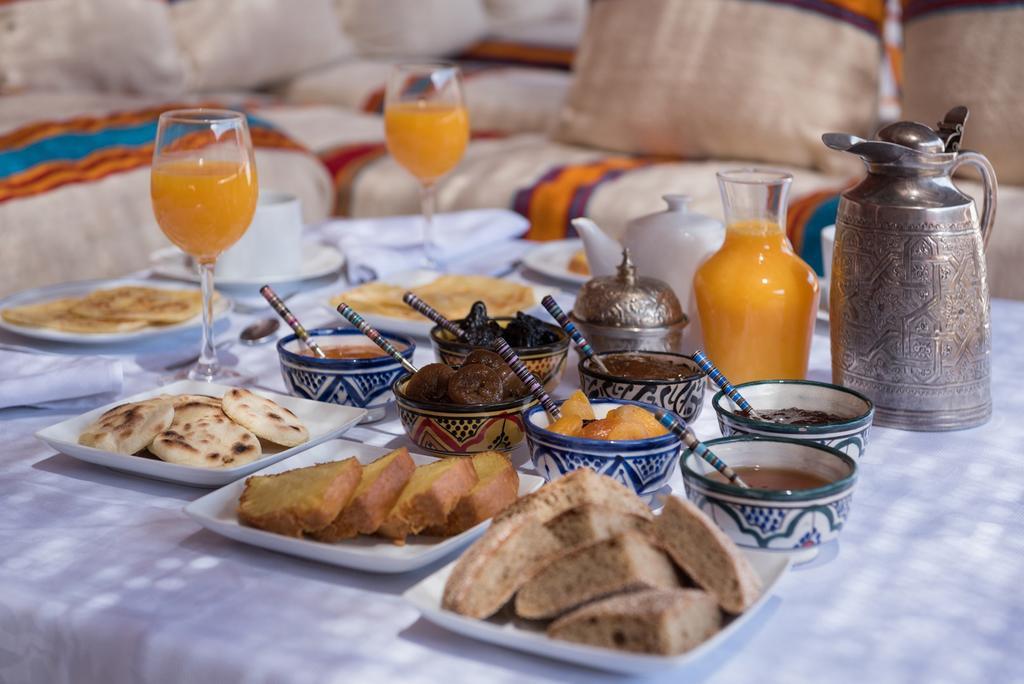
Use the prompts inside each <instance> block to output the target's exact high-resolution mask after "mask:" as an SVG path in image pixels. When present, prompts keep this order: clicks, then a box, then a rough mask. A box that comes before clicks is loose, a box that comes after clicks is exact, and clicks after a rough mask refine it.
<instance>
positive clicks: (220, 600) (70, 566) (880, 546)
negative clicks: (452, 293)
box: [0, 282, 1024, 684]
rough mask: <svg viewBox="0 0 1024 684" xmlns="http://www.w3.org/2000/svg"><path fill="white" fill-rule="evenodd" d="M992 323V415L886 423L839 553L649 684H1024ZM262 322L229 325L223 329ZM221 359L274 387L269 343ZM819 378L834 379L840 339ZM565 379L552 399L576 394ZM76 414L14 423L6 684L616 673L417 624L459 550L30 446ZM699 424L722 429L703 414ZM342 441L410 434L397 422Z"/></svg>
mask: <svg viewBox="0 0 1024 684" xmlns="http://www.w3.org/2000/svg"><path fill="white" fill-rule="evenodd" d="M320 285H322V287H320V289H318V290H316V291H313V292H309V293H304V294H303V295H301V296H300V297H298V298H296V300H293V301H292V302H291V304H292V308H293V309H294V310H295V312H296V313H297V314H298V315H299V316H300V317H301V318H303V319H304V320H305V321H306V322H307V325H308V326H312V325H316V324H320V323H326V322H328V321H333V320H336V319H335V318H332V317H331V315H330V314H329V312H328V310H327V309H326V308H324V307H323V305H322V302H323V300H324V297H325V295H326V294H327V293H334V292H337V291H339V290H340V289H341V287H343V283H340V282H329V283H320ZM992 314H993V316H992V317H993V339H994V342H993V346H994V350H995V351H994V354H993V364H992V372H993V395H994V400H995V402H994V403H995V413H994V415H993V418H992V420H991V422H989V423H988V424H987V425H985V426H983V427H981V428H976V429H972V430H965V431H962V432H955V433H945V434H939V433H911V432H900V431H895V430H889V429H883V428H877V427H876V428H874V429H873V430H872V433H871V440H870V445H869V448H868V451H867V454H866V455H865V456H864V458H863V459H862V460H861V462H860V465H861V467H862V470H861V475H860V481H859V483H858V485H857V490H856V495H855V497H854V505H853V511H852V516H851V518H850V520H849V522H848V525H847V527H846V529H845V530H844V531H843V535H842V540H841V542H840V543H839V544H838V545H837V544H833V545H830V546H827V547H825V548H824V549H823V550H822V553H821V554H819V556H818V558H817V559H816V560H814V561H813V562H811V563H808V564H806V565H804V566H801V567H797V568H795V569H794V570H793V571H792V572H791V573H790V574H789V575H787V576H786V577H785V578H783V580H782V581H781V583H780V585H779V589H778V592H777V593H776V595H775V596H773V597H772V598H771V599H770V601H769V603H768V605H767V606H766V607H765V609H764V610H763V611H762V613H761V614H760V615H759V616H758V617H757V618H756V619H755V620H753V621H752V622H751V623H750V624H749V625H748V626H746V627H745V628H744V629H743V630H742V631H741V632H739V633H738V634H737V635H736V636H735V638H733V639H732V640H731V641H729V642H728V643H727V645H726V646H725V647H724V648H722V649H719V650H718V651H716V652H714V653H712V654H711V655H709V656H708V657H705V658H703V659H702V660H700V661H699V662H698V663H697V664H696V665H695V666H693V667H689V668H687V669H685V670H682V671H668V672H665V673H663V674H661V675H659V676H657V677H653V678H652V680H653V681H666V682H669V681H671V682H678V681H693V682H709V683H710V682H759V683H766V682H808V681H821V682H828V683H829V684H838V683H840V682H864V681H871V682H873V683H874V684H879V683H881V682H931V683H932V684H939V683H945V682H949V683H954V682H955V683H957V684H960V683H963V682H1009V681H1013V680H1017V681H1024V666H1022V665H1021V663H1020V656H1019V654H1020V652H1021V651H1022V650H1024V598H1022V592H1021V587H1020V583H1021V581H1022V580H1024V460H1022V456H1024V453H1022V452H1024V448H1022V444H1024V428H1022V425H1024V396H1022V393H1021V388H1022V387H1024V345H1022V344H1021V342H1020V340H1021V339H1024V303H1021V302H1010V301H995V302H993V303H992ZM253 318H254V316H253V315H251V314H250V315H245V314H238V313H236V314H233V315H232V316H231V317H230V320H229V322H228V323H229V325H228V327H227V329H226V330H224V329H221V330H220V334H221V335H222V336H225V335H227V336H235V335H237V332H238V331H239V330H240V329H241V328H242V327H243V326H244V325H245V324H247V323H248V322H250V321H251V320H253ZM0 342H10V343H19V344H24V341H23V340H17V339H15V338H13V337H11V336H8V337H0ZM194 342H195V340H194V339H193V338H191V337H190V336H189V335H187V334H186V335H184V336H183V337H182V336H178V337H176V338H174V339H170V340H166V341H162V342H153V343H148V344H146V345H144V346H143V347H141V348H139V349H134V350H132V355H130V356H125V357H124V359H125V364H126V387H125V390H124V394H126V395H127V394H131V393H134V392H137V391H140V390H142V389H146V388H148V387H151V386H153V385H155V384H156V383H157V381H158V378H159V377H160V375H161V372H160V369H162V368H163V367H164V366H165V365H166V364H168V363H169V362H171V361H173V360H176V359H180V358H183V357H184V356H186V355H187V354H188V353H189V352H192V351H193V343H194ZM87 351H88V352H89V353H95V351H94V350H87ZM226 356H227V357H228V358H229V359H235V360H237V362H238V363H239V364H240V365H241V366H242V367H243V368H245V369H246V370H248V371H250V372H252V373H254V374H256V375H257V376H258V378H259V380H258V382H259V384H260V385H262V386H264V387H266V388H268V389H274V390H281V389H282V387H283V385H282V383H281V379H280V377H279V374H278V370H277V358H276V354H275V353H274V351H273V348H272V347H271V346H266V347H260V348H255V349H244V348H240V347H238V346H233V347H231V348H230V349H229V350H228V352H227V354H226ZM430 356H431V353H430V350H429V347H428V346H427V345H426V343H424V346H421V347H420V348H419V349H417V352H416V360H417V362H419V363H424V362H426V361H427V360H428V359H429V358H430ZM811 367H812V371H811V377H812V378H813V379H821V380H827V379H828V377H829V370H828V369H829V363H828V337H827V331H826V330H819V331H818V332H817V333H816V335H815V338H814V345H813V351H812V360H811ZM572 368H573V366H570V370H569V372H568V373H567V374H566V382H565V383H564V384H563V386H562V388H560V394H564V393H566V392H567V391H568V390H570V389H571V388H572V387H574V386H575V383H576V377H575V371H574V370H572ZM710 396H711V395H710V393H709V395H708V397H709V399H710ZM392 411H393V410H392ZM76 413H77V411H76ZM68 415H71V414H70V413H67V412H64V413H62V412H59V411H54V410H40V409H8V410H6V411H0V443H2V444H3V447H4V448H3V449H2V451H0V502H2V503H0V682H12V683H13V682H83V683H84V682H112V683H116V682H128V681H139V682H177V681H189V682H191V681H197V682H198V681H206V682H214V681H215V682H362V681H384V682H435V681H445V682H448V683H450V684H454V683H455V682H480V681H487V682H494V683H499V682H510V683H511V682H533V681H603V680H606V679H609V680H610V679H615V677H613V676H611V675H606V674H603V673H596V672H592V671H589V670H586V669H581V668H577V667H572V666H568V665H563V664H560V663H557V662H554V661H549V660H545V659H541V658H535V657H531V656H527V655H522V654H519V653H517V652H514V651H509V650H505V649H502V648H499V647H496V646H490V645H486V644H483V643H478V642H475V641H472V640H469V639H465V638H463V637H459V636H456V635H454V634H450V633H448V632H446V631H444V630H442V629H440V628H438V627H435V626H433V625H431V624H430V623H428V622H426V621H425V620H422V619H420V618H419V616H418V614H417V612H416V611H415V610H414V609H413V608H411V607H409V606H408V605H405V604H404V603H403V601H402V599H401V593H402V592H403V591H405V590H406V589H407V588H408V587H410V586H412V585H413V584H415V583H416V582H418V581H420V580H421V579H422V578H423V577H425V576H426V575H427V574H429V573H431V572H434V571H435V570H436V569H437V568H438V567H440V565H442V564H444V563H446V562H448V561H449V560H451V559H450V558H449V559H446V560H445V561H441V562H440V563H438V564H435V565H433V566H431V567H429V568H427V569H425V570H422V571H420V572H415V573H411V574H408V575H398V576H375V575H371V574H366V573H360V572H356V571H348V570H343V569H337V568H333V567H328V566H323V565H319V564H317V563H313V562H307V561H303V560H299V559H295V558H291V557H288V556H283V555H277V554H274V553H271V552H269V551H263V550H260V549H256V548H251V547H248V546H245V545H242V544H237V543H234V542H232V541H229V540H226V539H222V538H220V537H218V536H217V535H215V534H213V533H211V532H207V531H205V530H202V529H201V528H200V527H199V526H198V525H196V524H195V523H194V522H192V521H191V520H189V519H188V518H187V517H186V516H185V514H184V513H183V512H182V510H181V509H182V506H184V505H185V504H186V503H187V502H189V501H191V500H193V499H195V498H197V497H199V496H201V495H202V493H203V491H204V490H197V489H191V488H188V487H180V486H177V485H172V484H165V483H160V482H155V481H150V480H145V479H141V478H136V477H132V476H130V475H125V474H120V473H117V472H113V471H110V470H106V469H104V468H100V467H96V466H92V465H89V464H85V463H81V462H79V461H76V460H74V459H72V458H70V457H68V456H65V455H62V454H57V453H54V452H53V451H51V450H49V449H48V448H47V447H45V446H44V445H42V444H41V443H39V442H37V441H36V440H35V439H34V437H33V436H32V435H33V433H34V432H35V431H36V430H38V429H40V428H42V427H45V426H47V425H50V424H52V423H56V422H58V421H60V420H63V419H65V418H66V417H68ZM694 427H695V429H696V431H697V433H698V434H700V435H702V436H705V438H711V437H714V436H717V435H718V429H717V426H716V425H715V420H714V417H713V412H712V411H711V409H710V406H706V407H705V410H704V412H703V414H702V416H701V417H700V419H699V420H698V421H697V422H696V423H695V426H694ZM346 437H348V438H351V439H357V440H360V441H366V442H370V443H373V444H377V445H381V446H397V445H403V444H408V442H407V440H406V439H405V437H404V435H403V433H402V429H401V426H400V425H399V423H398V420H397V418H396V416H395V415H394V413H393V412H392V413H391V414H389V416H388V418H387V419H386V420H385V421H383V422H381V423H377V424H373V425H370V426H361V427H358V428H355V429H353V430H352V431H350V432H349V433H348V434H347V435H346ZM516 457H517V460H518V461H520V462H521V461H523V460H524V459H525V458H526V457H525V450H523V451H521V452H519V453H518V454H517V455H516ZM674 487H675V488H677V489H679V488H680V487H681V482H680V479H679V476H678V473H677V474H676V475H675V479H674Z"/></svg>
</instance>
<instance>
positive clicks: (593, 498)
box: [442, 468, 651, 619]
mask: <svg viewBox="0 0 1024 684" xmlns="http://www.w3.org/2000/svg"><path fill="white" fill-rule="evenodd" d="M585 504H600V505H602V506H605V507H608V508H611V509H613V510H616V511H620V512H624V513H633V514H635V515H637V516H640V517H650V515H651V512H650V509H649V508H648V507H647V506H646V505H645V504H644V503H643V502H642V501H641V500H640V499H639V497H637V496H636V494H634V493H633V492H632V491H630V490H629V489H627V488H626V487H624V486H623V485H621V484H619V483H618V482H616V481H615V480H613V479H611V478H609V477H606V476H604V475H598V474H597V473H595V472H594V471H592V470H589V469H587V468H581V469H580V470H576V471H573V472H572V473H570V474H569V475H566V476H565V477H563V478H560V479H558V480H555V481H554V482H551V483H549V484H546V485H544V486H543V487H541V488H540V489H538V490H537V491H536V492H533V493H531V494H527V495H526V496H524V497H522V498H521V499H519V500H517V501H516V502H515V503H513V504H512V505H511V506H509V507H508V508H506V509H505V510H504V511H502V512H501V513H499V514H498V515H496V516H495V517H494V520H493V521H492V523H491V526H490V527H489V528H488V529H487V532H485V533H484V535H483V536H482V537H481V538H480V539H478V540H477V541H476V542H475V543H474V544H473V545H472V546H470V547H469V549H467V550H466V552H465V553H464V554H462V557H461V558H459V561H458V563H456V565H455V568H454V569H453V570H452V573H451V575H450V576H449V577H448V581H447V583H446V584H445V588H444V597H443V599H442V605H443V607H444V608H445V609H446V610H451V611H454V612H456V613H460V614H462V615H468V616H470V617H475V618H481V619H482V618H486V617H489V616H491V615H493V614H494V613H496V612H498V610H499V609H501V607H502V606H503V605H505V603H507V602H508V601H509V599H511V598H512V596H513V595H514V594H515V593H516V591H518V589H519V587H521V586H522V585H523V584H524V583H526V582H527V581H528V580H529V579H530V577H531V576H533V575H534V574H535V573H536V572H537V571H538V570H540V568H542V567H543V566H544V565H545V564H546V563H547V562H548V561H550V560H551V559H552V558H554V557H556V556H558V555H560V554H562V553H564V552H565V551H566V546H565V544H564V543H563V542H561V541H560V540H559V538H558V537H557V536H555V534H554V533H552V532H551V531H550V530H548V529H547V527H546V526H545V524H546V523H547V522H549V521H550V520H552V519H554V518H556V517H557V516H559V515H561V514H562V513H564V512H566V511H567V510H570V509H573V508H575V507H577V506H581V505H585Z"/></svg>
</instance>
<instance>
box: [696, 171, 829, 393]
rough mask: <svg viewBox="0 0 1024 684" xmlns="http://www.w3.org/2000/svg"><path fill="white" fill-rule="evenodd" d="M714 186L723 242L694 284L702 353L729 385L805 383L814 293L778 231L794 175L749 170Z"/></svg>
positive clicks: (810, 278)
mask: <svg viewBox="0 0 1024 684" xmlns="http://www.w3.org/2000/svg"><path fill="white" fill-rule="evenodd" d="M718 181H719V187H720V189H721V192H722V201H723V204H724V205H725V215H726V235H725V242H724V244H723V245H722V248H721V249H720V250H719V251H718V252H716V253H715V254H714V255H712V256H711V258H709V259H708V260H707V261H706V262H704V264H703V265H702V266H701V267H700V268H699V269H698V270H697V273H696V275H695V276H694V281H693V286H694V292H695V294H696V298H697V308H698V310H699V312H700V319H701V323H702V325H703V326H704V345H705V348H706V351H707V353H708V355H709V356H710V357H711V358H713V359H714V360H715V364H716V365H717V366H718V367H719V368H720V369H721V371H722V373H723V374H724V375H726V376H727V377H728V378H729V380H730V381H731V382H732V383H733V384H739V383H743V382H749V381H751V380H763V379H777V378H789V379H794V378H796V379H799V378H803V377H805V376H806V374H807V362H808V358H809V356H810V350H811V337H812V335H813V333H814V322H815V317H816V313H817V309H818V294H819V293H818V278H817V276H816V274H815V273H814V270H813V269H812V268H811V267H810V266H808V265H807V263H805V262H804V261H803V259H801V258H800V257H799V256H797V254H796V253H795V252H794V251H793V248H792V246H791V245H790V244H789V239H788V238H787V237H786V233H785V231H784V230H783V228H782V226H783V225H785V222H786V200H787V194H788V191H789V184H790V183H791V182H792V176H790V175H789V174H784V173H779V172H774V171H759V170H756V169H752V170H740V171H728V172H722V173H719V174H718Z"/></svg>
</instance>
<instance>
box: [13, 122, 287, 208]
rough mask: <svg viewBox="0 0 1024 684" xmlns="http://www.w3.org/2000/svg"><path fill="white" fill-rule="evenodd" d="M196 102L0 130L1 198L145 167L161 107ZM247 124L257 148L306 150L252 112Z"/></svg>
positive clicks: (151, 147)
mask: <svg viewBox="0 0 1024 684" xmlns="http://www.w3.org/2000/svg"><path fill="white" fill-rule="evenodd" d="M197 106H200V105H197V104H165V105H160V106H159V107H151V108H147V109H140V110H135V111H125V112H114V113H111V114H106V115H101V116H79V117H75V118H72V119H65V120H62V121H60V120H59V121H41V122H37V123H33V124H29V125H27V126H23V127H21V128H18V129H15V130H13V131H11V132H9V133H6V134H4V135H0V203H2V202H5V201H7V200H12V199H17V198H22V197H30V196H32V195H38V194H40V193H44V192H47V191H48V190H53V189H54V188H58V187H60V186H63V185H68V184H71V183H87V182H91V181H96V180H99V179H101V178H104V177H106V176H109V175H111V174H115V173H121V172H124V171H130V170H132V169H137V168H140V167H144V166H148V165H149V164H150V162H151V161H152V158H153V142H154V140H155V139H156V128H157V119H158V118H159V116H160V114H161V112H164V111H167V110H169V109H180V108H183V107H197ZM201 106H204V107H212V106H215V105H211V104H209V103H204V104H203V105H201ZM249 127H250V131H251V134H252V141H253V145H255V146H256V147H263V148H277V149H292V150H301V151H305V149H306V148H304V147H303V146H302V145H300V144H298V143H297V142H295V141H293V140H292V139H291V138H289V137H288V136H286V135H285V134H284V133H282V132H281V131H279V130H278V129H277V128H275V127H274V126H272V125H271V124H270V123H268V122H266V121H264V120H262V119H260V118H258V117H255V116H253V115H251V114H249Z"/></svg>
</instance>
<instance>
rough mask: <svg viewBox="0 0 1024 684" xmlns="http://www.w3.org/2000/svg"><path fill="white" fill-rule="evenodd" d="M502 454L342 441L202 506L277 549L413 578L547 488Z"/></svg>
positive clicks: (234, 533) (217, 528)
mask: <svg viewBox="0 0 1024 684" xmlns="http://www.w3.org/2000/svg"><path fill="white" fill-rule="evenodd" d="M543 483H544V480H543V478H540V477H537V476H535V475H525V474H520V473H518V472H517V471H516V469H515V467H514V466H513V465H512V462H511V461H510V460H509V458H508V457H507V456H506V455H504V454H502V453H499V452H496V451H488V452H482V453H479V454H474V455H473V456H472V457H459V458H446V459H438V458H435V457H433V456H425V455H421V454H410V453H409V452H408V451H407V450H406V449H405V448H404V447H402V448H399V449H394V450H391V449H386V448H382V447H376V446H371V445H369V444H361V443H359V442H353V441H349V440H344V439H339V440H334V441H331V442H327V443H325V444H321V445H320V446H318V447H315V448H313V449H310V450H309V451H305V452H303V453H301V454H298V455H296V456H295V457H293V458H291V459H288V460H287V461H283V462H281V463H277V464H275V465H273V466H270V467H269V468H266V469H264V470H262V471H260V472H259V473H257V474H255V475H253V476H251V477H249V478H246V479H245V480H239V481H238V482H232V483H231V484H229V485H227V486H225V487H222V488H220V489H218V490H217V491H215V492H211V493H210V494H207V495H206V496H204V497H202V498H201V499H198V500H196V501H193V502H192V503H190V504H189V505H188V506H186V507H185V512H186V513H187V514H188V515H189V516H191V517H192V519H194V520H195V521H196V522H198V523H199V524H200V525H202V526H203V527H205V528H207V529H209V530H212V531H213V532H216V533H217V534H220V535H223V536H225V537H228V538H230V539H234V540H236V541H240V542H243V543H246V544H252V545H254V546H260V547H263V548H265V549H270V550H271V551H278V552H280V553H287V554H290V555H293V556H299V557H301V558H307V559H310V560H315V561H320V562H323V563H329V564H331V565H337V566H339V567H345V568H354V569H357V570H367V571H373V572H385V573H398V572H408V571H410V570H415V569H417V568H421V567H423V566H425V565H427V564H429V563H432V562H434V561H436V560H438V559H440V558H442V557H444V556H446V555H448V554H450V553H452V552H454V551H456V550H458V549H460V548H462V547H463V546H465V545H466V544H468V543H469V542H470V541H471V540H472V539H474V538H475V537H477V536H478V535H479V534H480V533H481V532H483V529H484V528H485V527H486V525H487V523H488V521H489V520H490V518H491V517H492V516H493V515H494V514H495V513H496V512H498V511H500V510H503V509H505V508H507V507H508V506H510V505H512V504H514V502H515V501H516V500H517V499H519V497H521V496H524V495H526V494H529V493H530V492H532V491H534V490H536V489H538V488H539V487H540V486H541V485H542V484H543Z"/></svg>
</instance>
